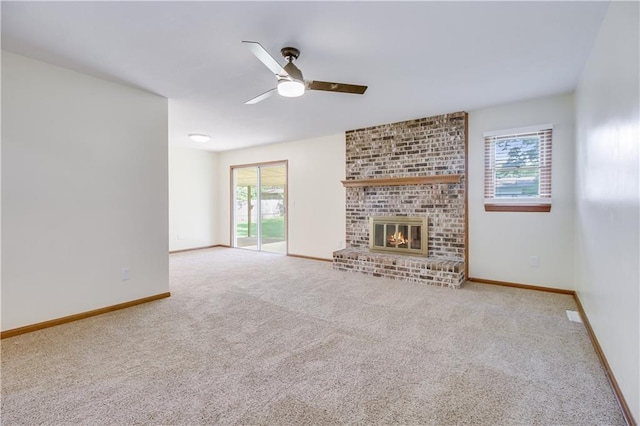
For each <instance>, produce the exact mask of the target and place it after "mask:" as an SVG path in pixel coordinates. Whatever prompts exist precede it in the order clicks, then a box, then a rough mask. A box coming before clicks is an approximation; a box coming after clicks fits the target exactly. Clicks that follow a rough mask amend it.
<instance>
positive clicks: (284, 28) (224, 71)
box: [2, 1, 608, 151]
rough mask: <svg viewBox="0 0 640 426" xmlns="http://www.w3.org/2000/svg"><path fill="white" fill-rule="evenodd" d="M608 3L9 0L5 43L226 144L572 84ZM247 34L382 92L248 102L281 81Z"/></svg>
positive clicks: (309, 133) (216, 146) (173, 134)
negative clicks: (114, 85) (130, 93)
mask: <svg viewBox="0 0 640 426" xmlns="http://www.w3.org/2000/svg"><path fill="white" fill-rule="evenodd" d="M607 6H608V3H602V2H479V1H476V2H402V3H398V2H267V1H262V2H154V1H146V2H49V3H47V2H7V1H3V2H2V48H3V49H6V50H9V51H12V52H15V53H18V54H22V55H25V56H29V57H32V58H35V59H39V60H42V61H44V62H48V63H51V64H55V65H60V66H63V67H67V68H71V69H75V70H78V71H81V72H85V73H88V74H91V75H95V76H99V77H103V78H107V79H110V80H113V81H118V82H121V83H126V84H129V85H132V86H136V87H140V88H143V89H145V90H148V91H151V92H153V93H157V94H159V95H162V96H165V97H167V98H168V99H169V142H170V143H171V144H174V145H180V146H192V147H197V148H204V149H209V150H215V151H222V150H229V149H236V148H242V147H247V146H252V145H259V144H267V143H273V142H281V141H289V140H297V139H304V138H311V137H317V136H322V135H328V134H335V133H340V132H343V131H345V130H350V129H356V128H361V127H366V126H371V125H376V124H382V123H389V122H395V121H401V120H408V119H412V118H419V117H424V116H429V115H433V114H440V113H446V112H454V111H461V110H466V111H469V110H473V109H477V108H481V107H486V106H491V105H497V104H503V103H507V102H511V101H517V100H522V99H528V98H534V97H538V96H544V95H549V94H554V93H562V92H568V91H571V90H573V89H574V88H575V86H576V84H577V81H578V78H579V74H580V72H581V70H582V68H583V66H584V64H585V62H586V59H587V56H588V54H589V52H590V50H591V47H592V44H593V41H594V39H595V37H596V34H597V32H598V29H599V27H600V23H601V21H602V19H603V17H604V14H605V13H606V9H607ZM242 40H252V41H259V42H260V43H262V45H263V46H264V47H265V48H266V49H267V50H268V51H270V52H271V54H272V55H273V56H274V57H275V58H276V59H278V60H280V59H281V56H280V54H279V51H280V48H281V47H283V46H294V47H298V48H299V49H300V50H301V55H300V58H299V60H298V61H297V62H296V65H298V67H299V68H300V69H301V70H302V71H303V73H304V75H305V78H306V79H308V80H313V79H315V80H327V81H336V82H343V83H354V84H363V85H368V86H369V89H368V91H367V92H366V93H365V94H364V95H363V96H358V95H350V94H340V93H328V92H318V91H310V92H307V93H306V94H305V95H304V96H302V97H301V98H294V99H293V98H282V97H279V96H273V97H271V98H269V99H267V100H265V101H263V102H261V103H258V104H256V105H244V102H245V101H246V100H248V99H250V98H252V97H254V96H256V95H258V94H260V93H262V92H264V91H266V90H268V89H270V88H272V87H274V86H275V82H276V80H275V76H274V75H273V74H271V73H270V71H269V70H268V69H267V68H266V67H265V66H264V65H263V64H262V63H260V62H259V61H258V60H257V59H256V58H255V57H254V56H253V55H252V54H251V53H250V51H249V50H248V49H247V47H246V46H244V45H243V44H242V43H241V41H242ZM282 63H284V60H283V61H282ZM189 133H205V134H209V135H211V136H212V140H211V141H210V142H208V143H206V144H196V143H194V142H191V141H189V139H188V137H187V134H189Z"/></svg>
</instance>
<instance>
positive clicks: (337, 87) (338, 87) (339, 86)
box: [307, 80, 367, 95]
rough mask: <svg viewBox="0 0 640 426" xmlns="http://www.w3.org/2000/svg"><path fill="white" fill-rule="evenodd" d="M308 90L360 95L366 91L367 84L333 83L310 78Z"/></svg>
mask: <svg viewBox="0 0 640 426" xmlns="http://www.w3.org/2000/svg"><path fill="white" fill-rule="evenodd" d="M307 85H308V88H309V90H324V91H326V92H340V93H353V94H356V95H362V94H363V93H364V92H366V91H367V86H358V85H356V84H345V83H333V82H331V81H318V80H311V81H308V82H307Z"/></svg>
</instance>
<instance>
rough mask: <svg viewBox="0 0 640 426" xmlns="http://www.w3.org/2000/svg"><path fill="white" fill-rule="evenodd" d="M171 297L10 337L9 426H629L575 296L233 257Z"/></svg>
mask: <svg viewBox="0 0 640 426" xmlns="http://www.w3.org/2000/svg"><path fill="white" fill-rule="evenodd" d="M171 291H172V294H173V296H172V297H171V298H169V299H163V300H160V301H156V302H152V303H148V304H146V305H142V306H139V307H134V308H130V309H126V310H122V311H118V312H114V313H110V314H105V315H102V316H99V317H93V318H90V319H86V320H82V321H78V322H75V323H71V324H67V325H63V326H58V327H53V328H50V329H46V330H42V331H39V332H35V333H31V334H28V335H22V336H18V337H14V338H10V339H6V340H3V341H2V424H3V425H17V424H25V425H35V424H56V425H58V424H82V425H107V424H152V425H156V424H157V425H160V424H162V425H173V424H189V425H200V424H270V425H282V424H345V423H349V424H421V425H422V424H424V425H450V424H464V425H475V424H478V425H534V424H540V425H622V424H624V422H623V419H622V417H621V414H620V412H619V409H618V407H617V405H616V402H615V399H614V396H613V393H612V391H611V389H610V387H609V385H608V383H607V381H606V379H605V375H604V371H603V369H602V367H601V366H600V364H599V362H598V359H597V357H596V355H595V352H594V350H593V348H592V346H591V343H590V342H589V339H588V336H587V334H586V331H585V329H584V326H583V325H582V324H579V323H574V322H570V321H568V320H567V317H566V314H565V310H566V309H575V305H574V302H573V299H572V298H571V297H570V296H564V295H558V294H550V293H543V292H537V291H528V290H519V289H511V288H503V287H497V286H489V285H481V284H467V285H466V287H465V288H463V289H462V290H453V289H448V288H437V287H430V286H423V285H418V284H412V283H406V282H401V281H392V280H386V279H380V278H373V277H367V276H361V275H356V274H349V273H345V272H337V271H333V270H332V269H331V264H329V263H325V262H318V261H312V260H304V259H297V258H290V257H283V256H278V255H274V254H266V253H255V252H250V251H244V250H238V249H235V250H234V249H222V248H218V249H210V250H204V251H200V252H191V253H182V254H175V255H172V256H171Z"/></svg>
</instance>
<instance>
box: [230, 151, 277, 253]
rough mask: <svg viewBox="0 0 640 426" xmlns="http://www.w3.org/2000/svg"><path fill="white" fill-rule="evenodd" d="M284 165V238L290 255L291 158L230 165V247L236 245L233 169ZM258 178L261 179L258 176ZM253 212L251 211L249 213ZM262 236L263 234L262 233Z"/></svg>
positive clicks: (260, 189)
mask: <svg viewBox="0 0 640 426" xmlns="http://www.w3.org/2000/svg"><path fill="white" fill-rule="evenodd" d="M281 165H284V180H285V182H284V238H285V242H286V244H285V247H286V250H285V253H284V255H285V256H288V255H289V160H280V161H265V162H262V163H247V164H234V165H231V166H229V196H230V202H229V219H230V220H229V247H234V248H237V247H235V245H234V238H233V236H234V235H235V232H236V230H235V225H236V223H235V222H236V221H235V205H234V200H235V191H236V188H235V185H234V184H235V182H234V179H233V171H234V169H242V168H247V167H269V166H281ZM258 180H260V179H259V178H258ZM261 191H262V185H261V186H260V188H259V192H261ZM249 214H251V213H249ZM259 221H260V222H262V218H259ZM260 238H262V235H260Z"/></svg>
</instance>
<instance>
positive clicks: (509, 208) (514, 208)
mask: <svg viewBox="0 0 640 426" xmlns="http://www.w3.org/2000/svg"><path fill="white" fill-rule="evenodd" d="M484 211H486V212H533V213H549V212H550V211H551V204H485V205H484Z"/></svg>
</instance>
